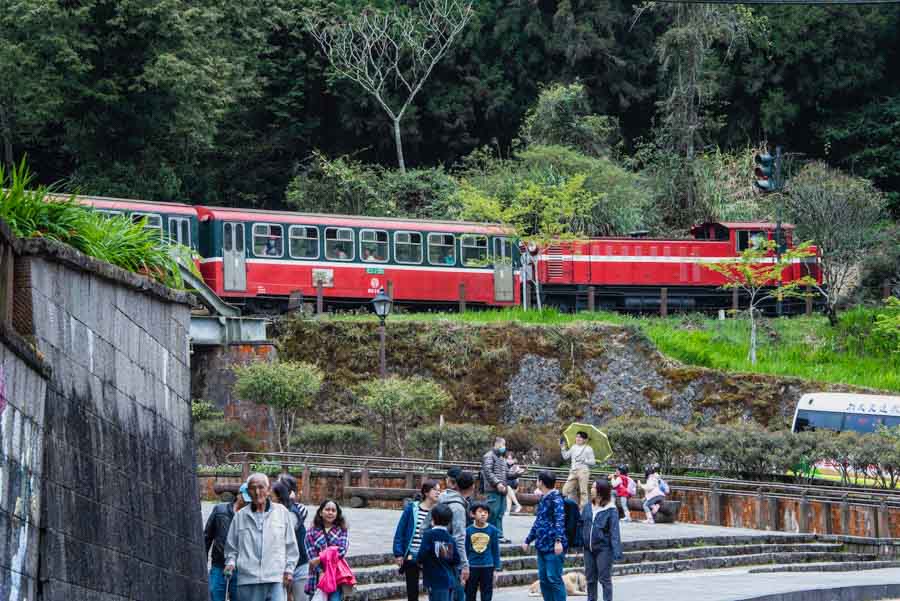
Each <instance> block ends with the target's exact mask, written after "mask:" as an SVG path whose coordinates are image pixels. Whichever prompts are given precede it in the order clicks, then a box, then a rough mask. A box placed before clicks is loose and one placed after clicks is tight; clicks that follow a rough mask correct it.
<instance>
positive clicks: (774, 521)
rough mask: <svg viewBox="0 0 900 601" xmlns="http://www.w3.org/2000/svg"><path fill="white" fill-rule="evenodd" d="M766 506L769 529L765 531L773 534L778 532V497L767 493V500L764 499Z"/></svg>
mask: <svg viewBox="0 0 900 601" xmlns="http://www.w3.org/2000/svg"><path fill="white" fill-rule="evenodd" d="M766 505H767V506H768V512H767V513H768V514H769V515H768V520H769V527H768V528H767V530H772V531H774V532H778V497H776V496H775V495H773V494H772V492H771V491H769V498H768V499H766Z"/></svg>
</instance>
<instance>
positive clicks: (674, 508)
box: [616, 497, 681, 524]
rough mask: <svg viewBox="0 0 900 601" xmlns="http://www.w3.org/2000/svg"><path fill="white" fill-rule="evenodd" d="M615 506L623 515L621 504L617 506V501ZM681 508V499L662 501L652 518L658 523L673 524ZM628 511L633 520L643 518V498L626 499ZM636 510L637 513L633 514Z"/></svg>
mask: <svg viewBox="0 0 900 601" xmlns="http://www.w3.org/2000/svg"><path fill="white" fill-rule="evenodd" d="M616 507H617V508H618V510H619V515H620V516H623V515H624V513H623V512H622V508H621V506H619V504H618V502H617V503H616ZM680 510H681V501H668V500H667V501H663V502H662V504H661V505H660V506H659V511H657V512H656V515H655V516H654V517H653V519H654V520H655V521H657V522H659V523H660V524H674V523H675V522H677V521H678V512H679V511H680ZM628 511H630V512H631V513H632V516H631V519H633V520H638V519H640V520H643V519H645V516H644V499H638V498H637V497H631V498H630V499H628ZM635 512H637V515H635Z"/></svg>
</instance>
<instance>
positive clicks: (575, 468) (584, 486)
mask: <svg viewBox="0 0 900 601" xmlns="http://www.w3.org/2000/svg"><path fill="white" fill-rule="evenodd" d="M565 442H566V441H565V439H562V440H560V443H559V450H560V451H561V452H562V457H563V459H570V460H571V461H572V466H571V467H570V468H569V478H568V480H566V483H565V485H563V489H562V494H563V496H564V497H568V498H570V499H575V500H577V501H578V507H579V509H584V506H585V505H586V504H587V503H590V502H591V493H590V481H591V468H592V467H593V466H594V464H596V463H597V459H596V458H595V457H594V449H592V448H591V447H590V445H588V444H587V442H588V435H587V432H581V431H579V432H578V433H577V434H575V444H574V445H573V446H572V448H571V449H567V448H566V445H565Z"/></svg>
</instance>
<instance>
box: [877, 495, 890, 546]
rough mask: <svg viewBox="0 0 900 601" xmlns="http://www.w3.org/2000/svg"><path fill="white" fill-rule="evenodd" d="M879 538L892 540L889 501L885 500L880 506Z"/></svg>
mask: <svg viewBox="0 0 900 601" xmlns="http://www.w3.org/2000/svg"><path fill="white" fill-rule="evenodd" d="M878 538H891V518H890V513H888V506H887V501H886V500H884V499H882V500H881V505H879V506H878Z"/></svg>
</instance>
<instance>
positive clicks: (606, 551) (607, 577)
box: [581, 480, 622, 601]
mask: <svg viewBox="0 0 900 601" xmlns="http://www.w3.org/2000/svg"><path fill="white" fill-rule="evenodd" d="M581 520H582V530H581V532H582V547H584V575H585V578H587V593H588V601H597V583H598V582H599V583H600V586H601V587H602V588H603V601H612V566H613V561H615V560H618V559H622V537H621V536H620V534H619V512H618V510H617V509H616V504H615V502H614V501H613V500H612V486H611V484H610V482H609V481H607V480H598V481H597V482H595V483H594V498H593V499H592V500H591V502H590V503H589V504H588V505H586V506H585V508H584V511H582V513H581Z"/></svg>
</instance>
